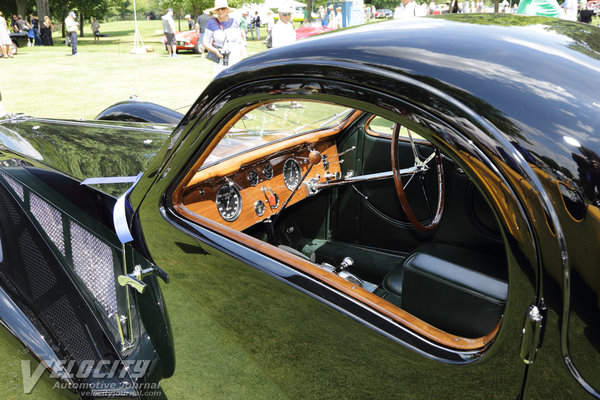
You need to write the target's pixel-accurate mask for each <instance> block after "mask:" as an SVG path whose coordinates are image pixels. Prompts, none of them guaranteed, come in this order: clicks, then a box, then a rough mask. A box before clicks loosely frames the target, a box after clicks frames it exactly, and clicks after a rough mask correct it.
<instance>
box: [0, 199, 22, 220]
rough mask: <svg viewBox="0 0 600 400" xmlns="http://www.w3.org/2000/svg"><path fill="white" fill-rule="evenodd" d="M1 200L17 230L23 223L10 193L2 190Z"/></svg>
mask: <svg viewBox="0 0 600 400" xmlns="http://www.w3.org/2000/svg"><path fill="white" fill-rule="evenodd" d="M0 200H1V201H2V206H3V207H4V210H6V212H7V215H8V217H9V219H10V223H11V225H12V227H13V228H16V227H17V226H18V225H19V224H20V223H21V215H20V214H19V213H18V212H17V210H16V208H15V206H14V205H13V203H12V201H11V197H10V195H9V194H8V191H5V190H0Z"/></svg>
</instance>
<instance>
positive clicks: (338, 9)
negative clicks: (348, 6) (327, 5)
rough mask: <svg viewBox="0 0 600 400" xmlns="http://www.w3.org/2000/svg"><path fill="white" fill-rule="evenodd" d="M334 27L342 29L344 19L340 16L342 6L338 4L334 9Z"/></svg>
mask: <svg viewBox="0 0 600 400" xmlns="http://www.w3.org/2000/svg"><path fill="white" fill-rule="evenodd" d="M335 26H336V28H335V29H342V28H343V27H344V19H343V18H342V7H340V6H338V7H336V9H335Z"/></svg>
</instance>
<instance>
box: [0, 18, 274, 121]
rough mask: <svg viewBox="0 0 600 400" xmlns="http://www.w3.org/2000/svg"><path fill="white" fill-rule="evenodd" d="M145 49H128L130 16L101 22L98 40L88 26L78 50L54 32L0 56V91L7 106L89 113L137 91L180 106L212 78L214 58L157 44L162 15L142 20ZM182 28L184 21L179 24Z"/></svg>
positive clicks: (74, 115) (251, 48)
mask: <svg viewBox="0 0 600 400" xmlns="http://www.w3.org/2000/svg"><path fill="white" fill-rule="evenodd" d="M138 26H139V31H140V33H141V37H142V40H143V42H144V44H145V45H150V46H152V47H153V48H154V52H151V53H147V54H130V51H131V49H132V48H133V40H134V32H135V30H134V23H133V22H132V21H125V22H111V23H105V24H102V25H101V32H102V33H106V34H108V35H109V37H103V38H101V41H100V43H99V44H95V43H94V39H93V37H92V35H91V32H90V31H89V25H87V26H86V27H85V28H87V29H86V31H85V35H86V36H85V37H80V38H79V40H78V41H79V46H78V50H79V57H72V56H71V49H70V47H67V46H65V45H64V43H63V39H62V38H61V37H60V32H55V33H54V42H55V45H54V46H53V47H43V46H37V47H23V48H20V49H19V53H18V54H17V56H16V57H15V58H13V59H0V93H2V100H3V104H4V107H5V108H6V110H7V111H8V112H11V113H24V114H27V115H32V116H39V117H53V118H69V119H90V118H94V117H95V116H96V115H97V114H98V113H99V112H100V111H102V110H103V109H105V108H106V107H108V106H109V105H111V104H113V103H116V102H118V101H121V100H125V99H128V98H129V96H130V95H132V94H135V95H137V96H138V97H139V98H140V99H141V100H144V101H150V102H154V103H158V104H161V105H163V106H165V107H168V108H172V109H176V110H178V111H180V112H182V113H185V112H186V111H187V109H188V108H189V107H190V106H191V105H192V104H193V102H194V101H195V100H196V99H197V97H198V96H199V95H200V93H201V92H202V90H203V89H204V88H205V87H206V85H207V84H208V83H209V82H210V81H211V80H212V78H213V68H212V62H211V61H209V60H206V59H203V58H201V57H200V56H199V55H196V54H192V53H191V52H189V53H188V52H182V53H180V54H179V58H176V59H171V58H169V57H168V56H167V53H166V51H165V49H164V47H163V46H162V45H161V43H160V38H161V37H162V25H161V22H160V21H140V22H139V25H138ZM182 27H183V24H182ZM247 49H248V53H249V54H250V55H251V54H254V53H257V52H260V51H263V50H265V49H266V46H265V45H264V43H263V42H262V41H251V40H250V41H248V47H247Z"/></svg>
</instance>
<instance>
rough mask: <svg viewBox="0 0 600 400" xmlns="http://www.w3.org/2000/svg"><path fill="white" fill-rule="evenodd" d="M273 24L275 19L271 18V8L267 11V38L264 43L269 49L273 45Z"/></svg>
mask: <svg viewBox="0 0 600 400" xmlns="http://www.w3.org/2000/svg"><path fill="white" fill-rule="evenodd" d="M274 25H275V19H274V18H273V12H272V11H271V10H269V11H267V38H266V39H265V43H266V45H267V48H268V49H270V48H271V47H273V26H274Z"/></svg>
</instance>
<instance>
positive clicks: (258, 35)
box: [254, 11, 260, 40]
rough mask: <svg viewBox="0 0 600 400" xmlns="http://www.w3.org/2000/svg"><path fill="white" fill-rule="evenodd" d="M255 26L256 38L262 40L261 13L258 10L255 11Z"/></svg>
mask: <svg viewBox="0 0 600 400" xmlns="http://www.w3.org/2000/svg"><path fill="white" fill-rule="evenodd" d="M254 28H255V29H256V40H260V15H258V11H255V12H254Z"/></svg>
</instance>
